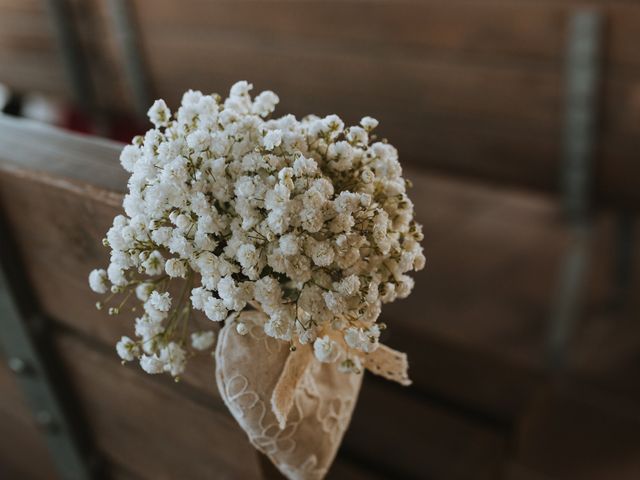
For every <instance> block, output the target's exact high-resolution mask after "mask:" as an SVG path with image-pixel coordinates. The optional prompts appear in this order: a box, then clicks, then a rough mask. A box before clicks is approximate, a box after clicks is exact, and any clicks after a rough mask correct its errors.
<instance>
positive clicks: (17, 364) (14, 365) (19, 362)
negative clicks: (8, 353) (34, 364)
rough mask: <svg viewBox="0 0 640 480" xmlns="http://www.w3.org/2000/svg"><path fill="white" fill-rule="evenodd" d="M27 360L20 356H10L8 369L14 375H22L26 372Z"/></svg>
mask: <svg viewBox="0 0 640 480" xmlns="http://www.w3.org/2000/svg"><path fill="white" fill-rule="evenodd" d="M27 367H28V366H27V362H25V361H24V360H23V359H21V358H20V357H11V358H10V359H9V369H10V370H11V371H12V372H13V373H15V374H16V375H22V374H24V373H26V372H27V370H28V368H27Z"/></svg>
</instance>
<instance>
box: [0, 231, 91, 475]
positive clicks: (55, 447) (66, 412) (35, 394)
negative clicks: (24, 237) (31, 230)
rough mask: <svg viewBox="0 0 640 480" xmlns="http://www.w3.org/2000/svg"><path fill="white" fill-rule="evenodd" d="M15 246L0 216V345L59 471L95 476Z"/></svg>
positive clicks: (47, 332) (47, 335)
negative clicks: (20, 266) (0, 332)
mask: <svg viewBox="0 0 640 480" xmlns="http://www.w3.org/2000/svg"><path fill="white" fill-rule="evenodd" d="M0 220H2V219H0ZM16 252H17V250H16V249H15V248H14V245H12V243H11V238H10V235H9V231H8V228H7V225H6V224H5V223H4V222H0V329H1V331H2V335H0V347H1V348H0V350H1V351H2V353H4V355H5V357H6V360H7V364H8V366H9V368H10V369H11V371H12V372H13V373H14V374H15V377H16V380H17V383H18V385H19V386H20V387H21V389H22V391H23V392H24V394H25V396H26V399H27V402H28V404H29V406H30V407H31V410H32V412H33V416H34V419H35V422H36V424H37V425H38V427H39V428H40V429H41V431H42V433H43V436H44V437H45V439H46V441H47V444H48V446H49V449H50V451H51V453H52V459H53V461H54V463H55V465H56V468H57V470H58V473H59V475H60V477H61V478H63V479H65V480H66V479H69V480H85V479H90V478H95V475H92V470H91V468H90V464H91V463H92V462H91V461H90V458H91V457H90V455H89V451H88V448H89V442H87V441H86V435H83V433H82V430H81V426H80V425H79V423H78V421H77V419H78V413H77V411H74V414H73V416H72V415H70V413H71V412H70V410H71V408H70V405H71V403H72V402H71V401H70V400H72V399H69V398H68V396H69V391H68V390H67V391H65V390H64V388H63V385H64V384H65V381H64V380H65V379H64V378H63V377H62V375H56V365H57V358H56V356H55V354H54V352H53V349H52V345H51V335H49V331H48V328H47V326H48V323H47V321H46V319H45V318H44V317H43V316H42V315H41V314H40V313H39V312H38V311H37V310H36V309H35V307H34V303H35V302H34V299H33V298H30V290H29V286H28V284H27V282H26V279H25V278H24V276H23V272H22V270H21V269H20V268H19V265H18V262H17V256H16ZM72 418H73V419H75V420H76V421H75V422H74V421H72Z"/></svg>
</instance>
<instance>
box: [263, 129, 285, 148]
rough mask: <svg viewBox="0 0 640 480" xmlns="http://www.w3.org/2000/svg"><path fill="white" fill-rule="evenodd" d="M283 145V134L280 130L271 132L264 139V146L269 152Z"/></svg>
mask: <svg viewBox="0 0 640 480" xmlns="http://www.w3.org/2000/svg"><path fill="white" fill-rule="evenodd" d="M281 143H282V132H281V131H280V130H269V131H268V132H267V134H266V135H265V136H264V138H263V139H262V144H263V145H264V148H266V149H267V150H273V149H274V148H275V147H277V146H279V145H280V144H281Z"/></svg>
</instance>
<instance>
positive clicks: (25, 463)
mask: <svg viewBox="0 0 640 480" xmlns="http://www.w3.org/2000/svg"><path fill="white" fill-rule="evenodd" d="M11 375H12V374H11V372H10V371H9V369H8V368H7V366H6V363H5V362H2V363H0V392H2V395H0V425H2V435H0V478H7V479H11V478H16V479H17V478H20V479H25V480H31V479H33V480H44V479H52V480H53V479H55V478H57V476H56V474H55V470H54V465H53V462H52V461H51V458H50V456H49V451H48V450H47V447H46V444H45V442H44V439H43V438H42V437H41V435H40V432H39V430H38V429H37V428H36V426H35V422H34V421H33V420H32V417H31V414H30V412H29V410H28V408H27V406H26V403H25V400H24V398H23V396H22V393H21V392H20V391H19V390H18V387H17V385H16V384H15V382H14V380H13V378H12V377H11Z"/></svg>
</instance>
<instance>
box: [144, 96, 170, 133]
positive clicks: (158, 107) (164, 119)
mask: <svg viewBox="0 0 640 480" xmlns="http://www.w3.org/2000/svg"><path fill="white" fill-rule="evenodd" d="M147 115H148V116H149V120H151V123H153V124H154V125H155V126H156V127H166V126H167V125H168V124H169V120H170V119H171V111H170V110H169V108H168V107H167V104H166V103H164V100H156V101H155V102H153V105H151V108H150V109H149V111H148V112H147Z"/></svg>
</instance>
